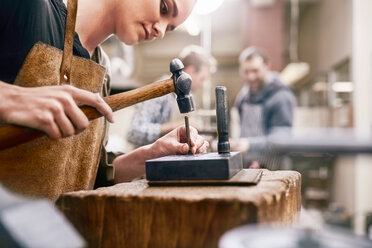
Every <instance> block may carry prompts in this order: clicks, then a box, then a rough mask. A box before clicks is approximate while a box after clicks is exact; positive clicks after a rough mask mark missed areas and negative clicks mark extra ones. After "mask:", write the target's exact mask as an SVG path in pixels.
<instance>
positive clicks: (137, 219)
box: [57, 170, 301, 248]
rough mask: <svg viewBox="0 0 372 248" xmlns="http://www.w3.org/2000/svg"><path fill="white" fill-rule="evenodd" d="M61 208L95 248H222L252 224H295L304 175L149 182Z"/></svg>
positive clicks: (74, 197) (73, 196)
mask: <svg viewBox="0 0 372 248" xmlns="http://www.w3.org/2000/svg"><path fill="white" fill-rule="evenodd" d="M57 206H58V207H59V208H60V209H61V210H62V211H63V212H64V213H65V215H66V216H67V218H68V219H70V221H71V222H72V223H73V224H74V225H75V227H76V228H77V229H78V230H79V231H80V232H81V234H82V235H83V236H84V237H85V239H86V240H87V242H88V244H89V247H130V248H132V247H161V248H167V247H170V248H171V247H193V248H197V247H203V248H204V247H217V243H218V240H219V238H220V237H221V235H222V234H223V233H225V232H226V231H227V230H229V229H231V228H234V227H236V226H239V225H243V224H248V223H275V225H276V226H277V225H278V223H281V224H283V225H290V224H291V223H292V222H293V221H294V220H296V218H297V217H298V214H299V211H300V208H301V175H300V174H299V173H298V172H294V171H267V170H263V174H262V178H261V180H260V182H259V183H258V184H257V185H255V186H244V187H243V186H242V187H236V186H195V187H193V186H185V187H149V186H148V184H147V183H146V181H145V180H141V181H136V182H131V183H122V184H117V185H114V186H112V187H107V188H100V189H97V190H90V191H78V192H71V193H66V194H63V195H62V196H61V197H60V198H59V200H58V201H57Z"/></svg>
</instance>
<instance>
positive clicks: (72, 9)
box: [59, 0, 78, 84]
mask: <svg viewBox="0 0 372 248" xmlns="http://www.w3.org/2000/svg"><path fill="white" fill-rule="evenodd" d="M77 2H78V0H68V3H67V17H66V30H65V43H64V46H63V56H62V63H61V68H60V81H59V82H60V84H70V83H71V81H70V73H71V64H72V57H73V51H72V49H73V46H74V35H75V24H76V14H77V5H78V3H77Z"/></svg>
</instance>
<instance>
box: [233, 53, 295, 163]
mask: <svg viewBox="0 0 372 248" xmlns="http://www.w3.org/2000/svg"><path fill="white" fill-rule="evenodd" d="M239 65H240V68H239V71H240V77H241V79H242V81H243V83H244V86H243V88H242V89H241V90H240V92H239V94H238V95H237V97H236V100H235V106H234V107H235V108H236V110H237V111H238V113H239V118H240V121H239V124H240V138H239V139H237V140H233V141H232V142H231V147H232V149H233V150H240V151H242V152H244V153H245V160H247V161H245V162H246V163H248V164H250V168H258V167H259V166H260V165H262V164H267V163H266V162H265V161H263V160H262V159H263V157H266V158H267V156H266V155H265V156H263V154H264V153H265V152H267V147H266V143H267V138H268V137H269V136H271V135H277V134H288V133H289V132H290V130H291V127H292V122H293V112H294V108H295V106H296V99H295V96H294V94H293V93H292V91H291V90H290V89H289V88H288V87H287V86H285V85H284V84H283V83H282V82H281V81H280V78H279V74H278V73H277V72H273V71H270V68H269V61H268V58H267V56H266V54H265V53H264V52H263V51H261V50H259V49H257V48H254V47H250V48H247V49H245V50H243V52H242V53H241V54H240V57H239ZM248 151H249V152H248ZM247 152H248V153H247Z"/></svg>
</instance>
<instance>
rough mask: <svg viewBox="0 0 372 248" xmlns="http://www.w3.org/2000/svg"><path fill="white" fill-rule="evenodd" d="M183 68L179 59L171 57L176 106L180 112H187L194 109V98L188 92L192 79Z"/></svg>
mask: <svg viewBox="0 0 372 248" xmlns="http://www.w3.org/2000/svg"><path fill="white" fill-rule="evenodd" d="M183 68H184V66H183V63H182V62H181V60H179V59H173V60H172V62H171V63H170V71H171V72H172V78H173V83H174V88H175V93H176V95H177V103H178V108H179V109H180V112H181V113H188V112H192V111H194V110H195V107H194V100H193V97H192V94H191V93H190V90H191V83H192V79H191V77H190V75H189V74H187V73H186V72H184V71H183Z"/></svg>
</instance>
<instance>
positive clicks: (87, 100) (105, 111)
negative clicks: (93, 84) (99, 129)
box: [64, 86, 114, 123]
mask: <svg viewBox="0 0 372 248" xmlns="http://www.w3.org/2000/svg"><path fill="white" fill-rule="evenodd" d="M64 87H65V86H64ZM65 90H66V91H67V92H70V93H71V96H72V98H73V99H74V100H75V102H76V103H77V104H84V105H88V106H91V107H94V108H95V109H97V111H98V112H100V113H101V114H102V115H104V116H105V117H106V118H107V120H108V121H109V122H111V123H113V122H114V116H113V112H112V109H111V108H110V106H109V105H108V104H107V103H106V102H105V101H104V100H103V98H102V97H101V96H100V95H99V94H94V93H92V92H89V91H86V90H82V89H78V88H75V87H72V86H66V87H65Z"/></svg>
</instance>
